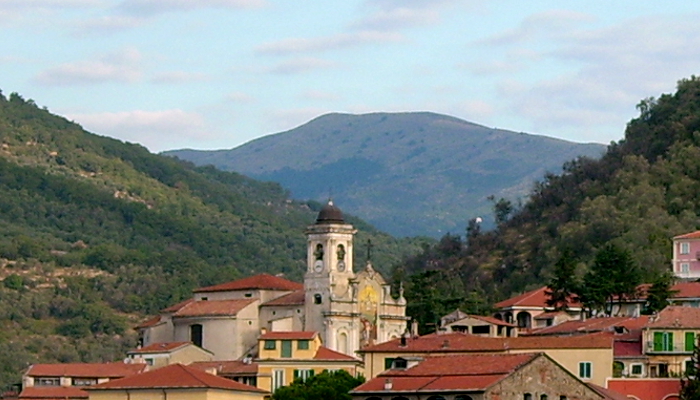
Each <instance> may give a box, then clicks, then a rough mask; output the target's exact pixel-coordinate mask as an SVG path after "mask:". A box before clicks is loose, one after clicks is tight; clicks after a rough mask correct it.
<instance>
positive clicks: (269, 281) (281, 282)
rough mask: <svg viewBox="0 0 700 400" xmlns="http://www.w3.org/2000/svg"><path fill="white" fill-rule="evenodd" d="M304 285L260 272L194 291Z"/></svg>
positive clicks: (289, 289)
mask: <svg viewBox="0 0 700 400" xmlns="http://www.w3.org/2000/svg"><path fill="white" fill-rule="evenodd" d="M302 289H304V285H303V284H301V283H298V282H292V281H290V280H287V279H284V278H280V277H278V276H273V275H270V274H260V275H254V276H250V277H248V278H243V279H239V280H236V281H232V282H227V283H222V284H219V285H214V286H207V287H203V288H199V289H195V293H203V292H226V291H229V290H286V291H294V290H302Z"/></svg>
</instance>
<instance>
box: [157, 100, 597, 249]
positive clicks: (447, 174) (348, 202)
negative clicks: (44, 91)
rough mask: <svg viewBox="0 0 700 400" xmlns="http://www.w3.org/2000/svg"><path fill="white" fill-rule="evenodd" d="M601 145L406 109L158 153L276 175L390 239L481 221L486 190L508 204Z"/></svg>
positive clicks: (300, 193) (297, 193)
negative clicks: (226, 144) (233, 144)
mask: <svg viewBox="0 0 700 400" xmlns="http://www.w3.org/2000/svg"><path fill="white" fill-rule="evenodd" d="M604 148H605V147H604V146H603V145H600V144H578V143H571V142H567V141H564V140H559V139H553V138H549V137H545V136H537V135H530V134H525V133H516V132H510V131H506V130H500V129H490V128H487V127H484V126H481V125H477V124H473V123H470V122H467V121H463V120H460V119H457V118H453V117H449V116H446V115H440V114H434V113H428V112H414V113H373V114H364V115H351V114H328V115H323V116H321V117H318V118H316V119H314V120H312V121H310V122H308V123H306V124H304V125H302V126H299V127H297V128H294V129H292V130H289V131H286V132H282V133H278V134H274V135H270V136H265V137H262V138H260V139H256V140H253V141H251V142H249V143H246V144H244V145H242V146H240V147H237V148H235V149H232V150H220V151H195V150H175V151H169V152H166V153H165V154H166V155H170V156H176V157H178V158H180V159H183V160H188V161H191V162H193V163H195V164H197V165H214V166H215V167H217V168H220V169H223V170H227V171H236V172H238V173H241V174H244V175H247V176H250V177H254V178H256V179H260V180H266V181H273V182H278V183H280V184H281V185H282V186H283V187H285V188H287V189H289V190H290V191H291V193H292V196H293V197H294V198H297V199H316V200H323V199H326V198H328V197H329V196H332V197H333V198H335V199H337V200H338V201H342V202H343V205H344V208H345V209H347V210H348V211H349V212H352V213H353V214H355V215H359V216H362V218H363V219H365V220H367V221H369V222H370V223H371V224H373V225H374V226H377V227H378V228H379V229H382V230H384V231H386V232H389V233H391V234H393V235H394V236H399V237H403V236H417V235H426V236H432V237H439V236H441V235H443V234H444V233H445V232H448V231H450V232H461V231H462V230H463V229H464V227H465V226H466V224H467V220H468V219H470V218H474V217H477V216H482V217H484V219H485V220H486V219H488V220H490V217H489V216H490V215H491V211H490V210H491V208H492V203H491V202H490V201H489V200H488V197H489V196H494V197H495V198H496V199H498V198H501V197H503V198H506V199H510V200H513V201H516V200H517V199H518V198H520V197H521V196H523V195H525V194H526V193H527V192H528V191H529V190H530V189H531V187H532V184H533V182H535V181H537V180H538V179H541V178H542V177H543V176H544V174H545V173H546V172H559V171H561V166H562V164H563V163H564V162H566V161H569V160H573V159H575V158H576V157H579V156H588V157H594V158H596V157H598V156H600V155H601V154H602V153H603V151H604Z"/></svg>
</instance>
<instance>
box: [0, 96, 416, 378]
mask: <svg viewBox="0 0 700 400" xmlns="http://www.w3.org/2000/svg"><path fill="white" fill-rule="evenodd" d="M0 192H1V193H2V195H0V267H2V269H0V279H3V284H2V285H0V310H2V311H0V327H2V329H1V330H2V334H0V354H1V355H0V377H1V378H0V384H3V383H8V382H16V381H17V379H18V374H19V373H20V372H21V371H20V369H21V368H23V367H25V366H26V364H27V363H31V362H37V361H44V362H55V361H61V362H69V361H100V360H114V359H119V358H122V357H123V356H124V352H125V350H126V349H127V348H129V347H131V346H133V345H134V344H135V343H134V337H133V336H134V335H133V332H131V329H130V326H132V325H133V324H134V323H135V322H136V321H139V320H140V319H142V318H143V317H144V316H145V315H147V314H153V313H155V312H157V311H158V310H159V309H161V308H163V307H165V306H168V305H171V304H173V303H175V302H178V301H180V300H182V299H183V298H186V297H189V296H190V295H191V290H192V289H193V288H195V287H198V286H204V285H211V284H215V283H221V282H224V281H226V280H230V279H235V278H238V277H241V276H247V275H250V274H253V273H261V272H268V273H274V274H277V273H283V274H284V275H285V276H286V277H288V278H290V279H294V280H301V278H302V275H303V272H304V270H305V252H306V240H305V236H304V233H303V229H304V228H305V227H306V226H307V225H309V224H311V223H313V221H314V218H315V216H316V213H317V211H318V210H319V209H320V204H318V203H314V202H305V203H300V202H294V201H291V200H289V198H288V193H287V192H286V191H285V190H283V189H282V188H281V187H280V186H279V185H277V184H273V183H261V182H257V181H254V180H252V179H250V178H247V177H244V176H242V175H239V174H235V173H229V172H221V171H218V170H216V169H214V168H212V167H202V168H198V167H195V166H193V165H192V164H189V163H185V162H181V161H177V160H174V159H172V158H167V157H162V156H158V155H153V154H151V153H149V152H148V151H147V150H146V149H145V148H143V147H141V146H139V145H135V144H128V143H122V142H120V141H118V140H114V139H110V138H106V137H101V136H97V135H93V134H90V133H88V132H85V131H84V130H83V129H82V128H81V127H80V126H78V125H77V124H75V123H72V122H70V121H68V120H66V119H64V118H61V117H58V116H55V115H52V114H51V113H49V112H48V111H47V110H45V109H41V108H39V107H37V106H36V104H35V103H34V102H33V101H31V100H25V99H23V98H22V97H21V96H20V95H18V94H11V95H10V96H9V97H8V98H6V97H5V96H3V95H2V94H1V93H0ZM340 206H341V207H342V203H341V204H340ZM348 219H349V220H350V221H351V222H352V223H353V224H355V225H356V227H358V228H359V229H360V230H361V232H360V234H358V237H357V240H358V245H357V246H356V248H358V254H357V258H356V259H357V260H358V263H359V265H363V264H362V263H363V262H364V254H363V253H364V252H363V251H362V249H363V245H362V243H365V242H366V241H367V240H368V239H371V240H372V242H373V244H374V245H375V249H376V251H375V252H374V254H375V256H374V257H373V262H374V264H375V265H376V266H377V268H379V269H380V270H382V269H383V270H385V271H386V270H388V269H389V268H390V267H391V266H392V265H393V264H395V263H397V262H398V261H399V260H400V259H401V258H402V257H403V256H405V255H406V254H408V253H409V252H412V251H413V252H416V251H418V249H419V248H420V247H419V243H420V242H421V241H419V240H403V241H399V240H395V239H393V238H391V237H390V236H388V235H386V234H382V233H380V232H378V231H376V230H375V229H374V228H372V227H371V226H369V225H367V224H365V223H363V222H362V221H359V220H357V219H355V218H352V217H348Z"/></svg>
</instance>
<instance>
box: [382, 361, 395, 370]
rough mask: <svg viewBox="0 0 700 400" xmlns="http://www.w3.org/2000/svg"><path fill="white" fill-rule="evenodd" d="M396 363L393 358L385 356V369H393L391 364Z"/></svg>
mask: <svg viewBox="0 0 700 400" xmlns="http://www.w3.org/2000/svg"><path fill="white" fill-rule="evenodd" d="M393 363H394V359H393V358H385V359H384V369H391V364H393Z"/></svg>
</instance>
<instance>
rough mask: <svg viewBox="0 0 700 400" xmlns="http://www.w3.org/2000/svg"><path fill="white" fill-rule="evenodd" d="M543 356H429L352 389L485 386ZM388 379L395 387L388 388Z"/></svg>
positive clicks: (437, 389)
mask: <svg viewBox="0 0 700 400" xmlns="http://www.w3.org/2000/svg"><path fill="white" fill-rule="evenodd" d="M541 356H542V354H541V353H530V354H498V355H449V356H439V357H427V358H426V359H425V360H423V361H422V362H420V363H419V364H418V365H416V366H414V367H411V368H408V369H405V370H397V369H393V370H388V371H385V372H383V373H381V374H379V376H377V377H376V378H374V379H371V380H370V381H368V382H366V383H364V384H362V385H360V386H359V387H357V388H356V389H355V390H353V391H352V393H362V392H365V393H367V392H370V393H376V392H385V391H390V392H392V393H393V392H398V391H410V392H428V391H430V392H435V391H445V390H485V389H487V388H488V387H489V386H491V385H493V384H494V383H496V382H498V381H500V380H501V379H503V378H505V377H506V376H508V375H510V374H512V373H513V372H514V371H516V370H517V369H519V368H521V367H522V366H524V365H525V364H527V363H529V362H531V361H532V360H534V359H535V358H537V357H541ZM388 382H390V383H391V389H385V385H386V384H387V383H388Z"/></svg>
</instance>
